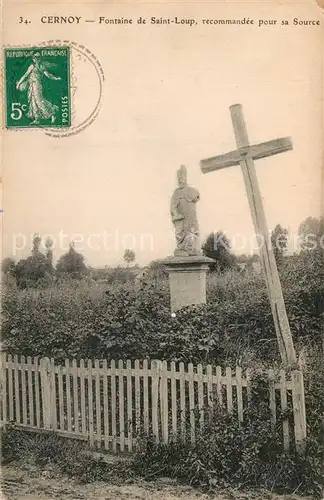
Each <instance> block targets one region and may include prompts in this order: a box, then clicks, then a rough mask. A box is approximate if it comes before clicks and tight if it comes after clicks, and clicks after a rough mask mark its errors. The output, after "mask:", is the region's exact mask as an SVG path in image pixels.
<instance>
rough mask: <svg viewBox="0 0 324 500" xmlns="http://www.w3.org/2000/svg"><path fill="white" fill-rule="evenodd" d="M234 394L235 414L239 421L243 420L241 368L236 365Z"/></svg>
mask: <svg viewBox="0 0 324 500" xmlns="http://www.w3.org/2000/svg"><path fill="white" fill-rule="evenodd" d="M236 396H237V414H238V419H239V422H243V393H242V368H241V367H240V366H237V367H236Z"/></svg>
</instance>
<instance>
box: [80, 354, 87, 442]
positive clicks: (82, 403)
mask: <svg viewBox="0 0 324 500" xmlns="http://www.w3.org/2000/svg"><path fill="white" fill-rule="evenodd" d="M84 373H85V368H84V359H80V406H81V432H82V434H86V433H87V424H86V397H85V379H84Z"/></svg>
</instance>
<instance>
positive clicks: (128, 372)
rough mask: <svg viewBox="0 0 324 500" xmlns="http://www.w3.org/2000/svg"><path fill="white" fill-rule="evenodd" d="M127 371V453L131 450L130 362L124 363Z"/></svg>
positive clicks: (131, 387)
mask: <svg viewBox="0 0 324 500" xmlns="http://www.w3.org/2000/svg"><path fill="white" fill-rule="evenodd" d="M126 369H127V434H128V440H127V443H128V451H132V449H133V381H132V362H131V360H130V359H128V360H127V361H126Z"/></svg>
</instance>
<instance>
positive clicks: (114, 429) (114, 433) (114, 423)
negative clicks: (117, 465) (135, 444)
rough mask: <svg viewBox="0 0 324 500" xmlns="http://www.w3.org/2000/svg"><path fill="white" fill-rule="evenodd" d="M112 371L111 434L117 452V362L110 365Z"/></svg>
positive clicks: (113, 446) (114, 449)
mask: <svg viewBox="0 0 324 500" xmlns="http://www.w3.org/2000/svg"><path fill="white" fill-rule="evenodd" d="M110 370H111V378H110V380H111V432H112V448H113V451H114V452H116V450H117V419H116V413H117V412H116V406H117V398H116V364H115V361H114V360H112V361H111V364H110Z"/></svg>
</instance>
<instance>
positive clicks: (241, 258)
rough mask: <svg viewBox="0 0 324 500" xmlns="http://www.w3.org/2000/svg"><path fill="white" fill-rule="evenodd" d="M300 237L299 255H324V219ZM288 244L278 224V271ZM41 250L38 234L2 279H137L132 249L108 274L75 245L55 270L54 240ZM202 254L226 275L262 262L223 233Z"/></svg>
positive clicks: (156, 264)
mask: <svg viewBox="0 0 324 500" xmlns="http://www.w3.org/2000/svg"><path fill="white" fill-rule="evenodd" d="M298 237H299V246H300V249H299V250H298V251H299V252H305V251H311V250H313V251H317V250H319V251H320V252H321V253H322V254H323V255H324V251H323V249H324V217H320V218H315V217H308V218H306V219H305V220H304V221H303V222H302V223H301V224H300V226H299V231H298ZM288 240H289V233H288V230H287V229H286V228H284V227H282V226H281V225H280V224H277V225H276V227H275V228H274V229H273V231H272V233H271V243H272V247H273V251H274V254H275V258H276V261H277V265H278V267H279V266H280V265H281V264H282V263H283V262H284V260H285V258H286V254H287V250H288ZM40 247H41V237H40V236H39V235H37V234H35V235H34V238H33V243H32V248H31V255H30V256H28V257H27V258H25V259H21V260H19V261H18V262H17V263H16V262H15V261H14V259H12V258H5V259H4V260H3V261H2V273H3V276H5V277H9V276H10V277H12V278H13V279H14V280H15V281H16V283H17V286H18V287H19V288H22V289H24V288H30V287H33V286H42V285H43V286H46V285H50V284H51V283H52V282H53V280H55V279H64V278H67V277H68V278H70V279H77V280H80V279H83V278H85V277H91V278H93V279H103V280H104V279H107V277H108V275H109V279H110V281H125V280H128V279H130V278H131V277H134V274H132V273H131V272H130V266H131V264H132V265H134V263H135V259H136V255H135V252H134V251H133V250H131V249H125V252H124V257H123V258H124V262H125V264H126V270H125V268H121V267H119V266H118V267H117V268H112V269H109V272H108V266H105V268H103V269H92V268H91V267H89V266H87V265H86V263H85V258H84V256H83V255H82V254H81V253H79V252H77V251H76V249H75V246H74V243H73V242H71V243H70V246H69V250H68V251H67V252H66V253H65V254H64V255H62V256H61V257H60V258H59V259H58V261H57V264H56V266H54V264H53V240H52V239H51V238H47V239H46V241H45V245H44V247H45V250H44V251H43V252H42V251H41V248H40ZM298 251H297V252H296V251H295V252H294V253H295V255H297V254H298ZM202 253H203V255H205V256H206V257H210V258H212V259H214V261H215V263H214V264H212V265H211V266H210V270H211V271H212V272H217V273H223V272H226V271H227V270H229V269H236V270H238V271H242V269H243V270H248V269H249V268H250V269H252V268H253V265H254V264H255V263H256V262H258V261H259V257H258V255H257V254H252V255H246V254H242V255H235V254H234V253H233V251H232V247H231V242H230V239H229V238H228V237H227V236H226V234H225V233H224V232H223V231H221V230H220V231H217V232H212V233H210V234H209V235H208V237H207V238H206V240H205V241H204V242H203V244H202ZM161 262H162V261H153V262H152V263H151V264H150V266H148V267H149V268H150V269H151V270H152V271H154V273H155V274H156V272H158V274H159V275H161V270H160V268H161V266H162V264H161ZM137 267H138V266H137ZM157 270H158V271H157ZM162 274H163V273H162Z"/></svg>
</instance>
